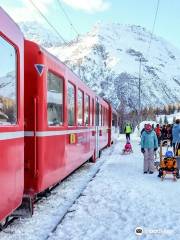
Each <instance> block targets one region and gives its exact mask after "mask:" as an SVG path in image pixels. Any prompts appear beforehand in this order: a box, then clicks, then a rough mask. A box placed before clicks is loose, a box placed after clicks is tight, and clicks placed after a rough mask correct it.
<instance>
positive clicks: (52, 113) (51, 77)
mask: <svg viewBox="0 0 180 240" xmlns="http://www.w3.org/2000/svg"><path fill="white" fill-rule="evenodd" d="M47 88H48V89H47V90H48V91H47V112H48V125H49V126H56V125H62V124H63V79H62V78H60V77H59V76H56V75H55V74H53V73H52V72H48V76H47Z"/></svg>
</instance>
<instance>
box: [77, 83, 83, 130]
mask: <svg viewBox="0 0 180 240" xmlns="http://www.w3.org/2000/svg"><path fill="white" fill-rule="evenodd" d="M79 92H81V93H82V124H81V125H79V123H78V115H79V102H78V101H79V94H78V93H79ZM76 120H77V126H78V127H83V126H84V91H83V90H82V89H81V88H78V89H77V117H76Z"/></svg>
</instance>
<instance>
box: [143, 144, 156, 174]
mask: <svg viewBox="0 0 180 240" xmlns="http://www.w3.org/2000/svg"><path fill="white" fill-rule="evenodd" d="M144 150H145V152H144V172H148V171H150V172H154V148H145V149H144Z"/></svg>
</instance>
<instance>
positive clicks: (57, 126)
mask: <svg viewBox="0 0 180 240" xmlns="http://www.w3.org/2000/svg"><path fill="white" fill-rule="evenodd" d="M48 73H51V74H53V75H54V76H56V77H57V78H59V79H60V80H62V91H63V92H62V123H59V124H55V125H50V124H49V123H48V107H47V104H48V95H47V94H48ZM59 82H60V81H59ZM59 85H60V84H59ZM64 104H65V78H64V77H63V75H61V74H59V73H57V72H56V71H54V70H52V69H47V72H46V111H47V112H46V118H47V119H46V123H47V126H48V127H50V128H60V127H64V125H65V111H64V109H65V106H64Z"/></svg>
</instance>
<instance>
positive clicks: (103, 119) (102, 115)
mask: <svg viewBox="0 0 180 240" xmlns="http://www.w3.org/2000/svg"><path fill="white" fill-rule="evenodd" d="M104 110H105V109H104V107H102V125H103V126H104Z"/></svg>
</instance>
